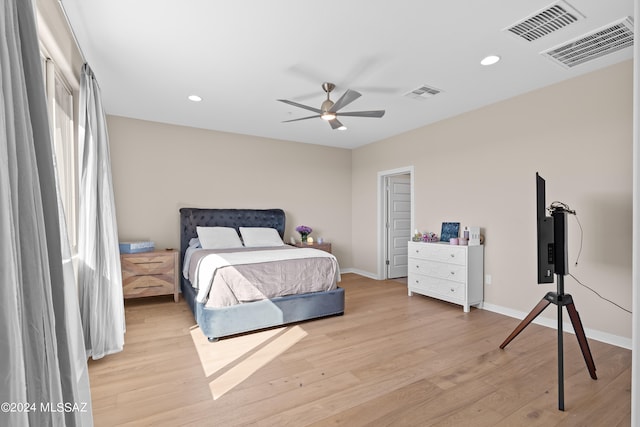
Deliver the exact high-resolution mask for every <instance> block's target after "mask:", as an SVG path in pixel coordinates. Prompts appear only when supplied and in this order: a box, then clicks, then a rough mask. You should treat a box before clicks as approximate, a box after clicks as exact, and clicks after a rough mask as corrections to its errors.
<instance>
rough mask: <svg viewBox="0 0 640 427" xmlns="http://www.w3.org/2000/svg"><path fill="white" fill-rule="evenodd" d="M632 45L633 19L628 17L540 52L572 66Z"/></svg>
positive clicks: (566, 66) (555, 60)
mask: <svg viewBox="0 0 640 427" xmlns="http://www.w3.org/2000/svg"><path fill="white" fill-rule="evenodd" d="M630 46H633V20H632V18H631V17H626V18H624V19H622V20H620V21H617V22H614V23H613V24H610V25H608V26H606V27H604V28H601V29H598V30H596V31H594V32H593V33H590V34H587V35H585V36H581V37H579V38H577V39H574V40H572V41H570V42H568V43H565V44H563V45H562V46H557V47H554V48H551V49H549V50H546V51H544V52H540V54H541V55H545V56H547V57H548V58H549V59H551V60H553V61H554V62H556V63H558V64H560V65H562V66H563V67H565V68H572V67H575V66H576V65H580V64H584V63H585V62H587V61H591V60H593V59H596V58H600V57H602V56H604V55H608V54H610V53H613V52H617V51H619V50H621V49H625V48H628V47H630Z"/></svg>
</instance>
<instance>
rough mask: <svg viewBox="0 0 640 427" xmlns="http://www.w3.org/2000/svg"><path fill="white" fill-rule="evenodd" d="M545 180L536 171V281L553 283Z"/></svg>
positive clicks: (553, 264) (551, 228)
mask: <svg viewBox="0 0 640 427" xmlns="http://www.w3.org/2000/svg"><path fill="white" fill-rule="evenodd" d="M545 191H546V189H545V180H544V179H543V178H542V177H541V176H540V175H538V173H537V172H536V224H537V227H536V228H537V244H538V283H539V284H544V283H553V274H554V273H555V263H554V259H555V253H556V250H555V244H554V239H553V235H554V229H553V217H551V216H548V215H547V213H546V206H545V205H546V203H545V197H546V196H545Z"/></svg>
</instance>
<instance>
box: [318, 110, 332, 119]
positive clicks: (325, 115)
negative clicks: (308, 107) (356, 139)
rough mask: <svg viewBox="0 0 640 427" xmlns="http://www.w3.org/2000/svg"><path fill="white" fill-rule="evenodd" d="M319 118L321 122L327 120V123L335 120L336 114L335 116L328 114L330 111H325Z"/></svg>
mask: <svg viewBox="0 0 640 427" xmlns="http://www.w3.org/2000/svg"><path fill="white" fill-rule="evenodd" d="M320 118H321V119H322V120H327V121H329V120H333V119H335V118H336V114H335V113H332V112H330V111H325V112H324V113H322V114H321V115H320Z"/></svg>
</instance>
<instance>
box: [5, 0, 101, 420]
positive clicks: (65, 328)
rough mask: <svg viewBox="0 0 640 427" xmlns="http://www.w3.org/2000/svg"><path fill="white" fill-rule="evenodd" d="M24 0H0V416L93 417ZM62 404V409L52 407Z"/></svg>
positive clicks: (31, 21)
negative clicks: (65, 260) (64, 259)
mask: <svg viewBox="0 0 640 427" xmlns="http://www.w3.org/2000/svg"><path fill="white" fill-rule="evenodd" d="M60 218H61V216H60V212H59V197H58V193H57V188H56V179H55V169H54V161H53V147H52V141H51V135H50V130H49V123H48V118H47V110H46V99H45V91H44V83H43V79H42V67H41V64H40V57H39V51H38V38H37V33H36V23H35V12H34V9H33V4H32V2H31V0H0V404H1V405H2V408H0V409H1V410H0V425H3V426H5V425H6V426H27V425H31V426H46V425H54V426H58V425H59V426H64V425H66V426H75V425H78V426H87V425H92V424H93V420H92V414H91V396H90V391H89V379H88V378H89V377H88V371H87V361H86V356H85V353H84V346H83V345H82V330H81V325H80V313H79V309H78V307H79V306H78V298H77V292H76V286H75V283H74V281H73V270H72V269H71V268H70V264H69V263H68V262H67V263H66V264H63V253H64V254H65V255H66V257H67V258H66V259H67V261H68V255H69V253H68V241H66V236H64V235H63V234H62V233H64V232H65V229H64V223H62V224H61V223H60ZM60 409H62V410H60ZM67 409H68V410H67Z"/></svg>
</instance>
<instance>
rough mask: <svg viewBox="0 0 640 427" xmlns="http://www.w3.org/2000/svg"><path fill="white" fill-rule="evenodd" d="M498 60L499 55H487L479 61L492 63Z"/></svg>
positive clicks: (486, 63) (485, 63) (487, 63)
mask: <svg viewBox="0 0 640 427" xmlns="http://www.w3.org/2000/svg"><path fill="white" fill-rule="evenodd" d="M498 61H500V57H499V56H498V55H489V56H487V57H485V58H483V59H482V61H480V64H482V65H493V64H495V63H496V62H498Z"/></svg>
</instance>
